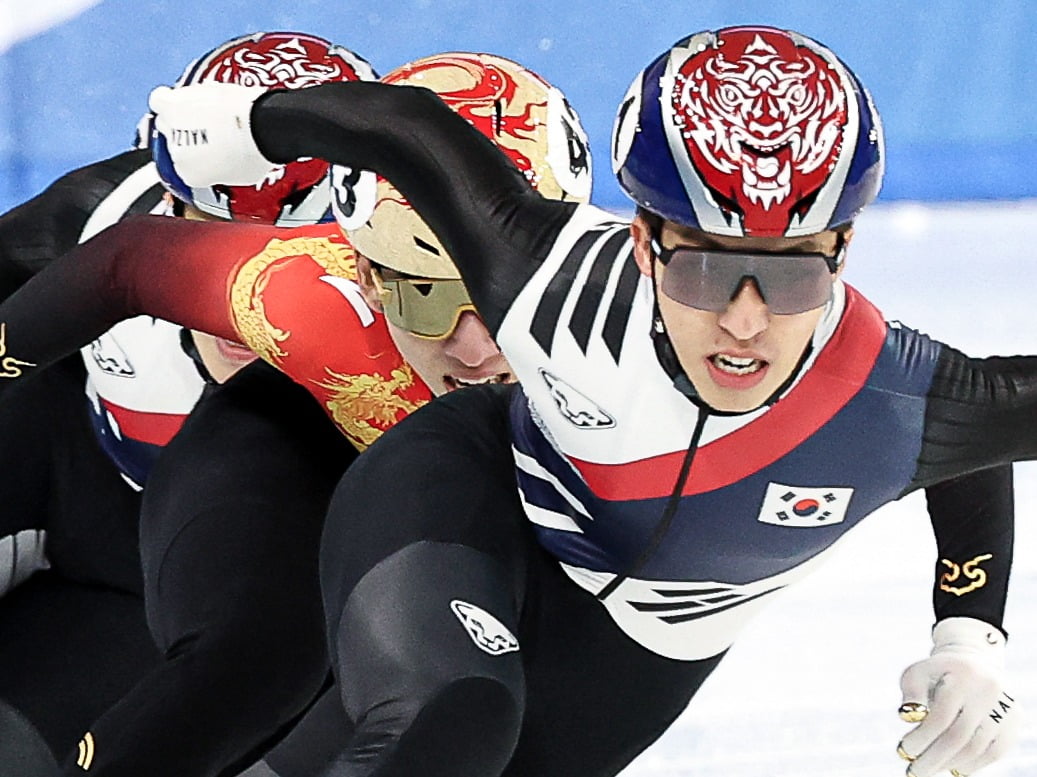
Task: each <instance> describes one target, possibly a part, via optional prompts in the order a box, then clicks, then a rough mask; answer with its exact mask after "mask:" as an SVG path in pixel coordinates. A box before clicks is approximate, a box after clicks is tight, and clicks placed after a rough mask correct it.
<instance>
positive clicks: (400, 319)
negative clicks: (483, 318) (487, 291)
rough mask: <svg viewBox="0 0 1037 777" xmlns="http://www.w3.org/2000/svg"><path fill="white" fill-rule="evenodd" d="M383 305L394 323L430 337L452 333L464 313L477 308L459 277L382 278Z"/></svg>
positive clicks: (431, 338)
mask: <svg viewBox="0 0 1037 777" xmlns="http://www.w3.org/2000/svg"><path fill="white" fill-rule="evenodd" d="M381 286H382V288H383V290H384V293H383V295H382V308H383V310H384V311H385V317H386V318H387V319H389V321H391V322H392V323H393V324H395V325H396V326H398V327H400V328H401V329H406V330H407V331H408V332H410V333H411V334H413V335H416V336H418V337H424V338H426V339H429V340H442V339H444V338H447V337H449V336H450V335H451V334H452V333H453V331H454V329H455V328H456V327H457V322H458V320H460V318H461V314H462V313H464V312H465V311H466V310H471V311H474V310H475V306H474V305H473V304H472V298H471V297H470V296H468V290H467V289H466V288H465V286H464V283H463V282H462V281H460V280H426V279H423V278H407V279H403V278H400V279H396V278H382V279H381Z"/></svg>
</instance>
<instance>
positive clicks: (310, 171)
mask: <svg viewBox="0 0 1037 777" xmlns="http://www.w3.org/2000/svg"><path fill="white" fill-rule="evenodd" d="M377 77H378V76H377V74H376V73H375V72H374V71H373V70H372V68H371V66H370V65H369V64H368V63H367V61H366V60H364V59H363V58H362V57H360V56H358V55H357V54H354V53H353V52H352V51H349V50H348V49H345V48H342V47H341V46H335V45H332V44H331V43H330V42H328V41H326V40H324V39H323V38H318V37H316V36H313V35H307V34H305V33H300V32H266V33H263V32H257V33H253V34H251V35H246V36H243V37H240V38H235V39H234V40H230V41H227V42H226V43H222V44H220V45H219V46H217V47H216V48H214V49H213V50H212V51H210V52H208V53H206V54H204V55H203V56H201V57H200V58H198V59H197V60H195V61H194V62H192V63H191V64H190V65H189V66H188V67H187V69H186V70H185V71H184V73H183V75H181V76H180V78H179V79H178V80H177V82H176V86H178V87H179V86H187V85H189V84H198V83H206V82H209V83H211V82H218V83H226V84H242V85H244V86H265V87H268V88H269V89H301V88H303V87H307V86H315V85H317V84H322V83H326V82H330V81H372V80H375V79H377ZM149 145H150V148H151V153H152V156H153V158H154V160H155V164H156V166H157V168H158V173H159V176H160V177H161V179H162V182H163V183H164V184H165V186H166V188H167V189H168V190H169V191H170V192H171V193H172V194H173V196H175V197H176V198H178V199H180V200H182V201H183V202H186V203H188V204H190V205H193V206H194V207H196V208H198V209H199V210H200V211H203V212H205V213H208V214H210V215H212V216H217V217H219V218H224V219H233V220H235V221H256V222H261V223H265V224H277V225H279V226H301V225H305V224H316V223H318V222H322V221H330V220H331V219H332V218H333V215H332V213H331V199H330V197H331V195H330V188H329V183H328V164H327V162H324V161H323V160H320V159H300V160H297V161H295V162H289V163H288V164H285V165H272V166H271V170H270V174H269V175H268V176H267V177H266V179H265V180H264V181H262V182H261V183H259V184H257V185H254V186H227V185H223V184H215V185H213V186H207V187H191V186H188V185H187V184H185V183H184V181H183V180H182V179H181V178H180V176H179V175H178V174H177V171H176V166H175V165H174V164H173V160H172V159H171V157H170V155H169V151H168V149H167V147H166V142H165V138H164V137H162V136H161V135H160V134H158V133H157V132H153V131H152V132H150V143H149Z"/></svg>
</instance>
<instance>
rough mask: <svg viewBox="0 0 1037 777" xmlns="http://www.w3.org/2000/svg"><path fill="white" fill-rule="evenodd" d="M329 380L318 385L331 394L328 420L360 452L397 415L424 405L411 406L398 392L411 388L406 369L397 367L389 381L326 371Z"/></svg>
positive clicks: (371, 375)
mask: <svg viewBox="0 0 1037 777" xmlns="http://www.w3.org/2000/svg"><path fill="white" fill-rule="evenodd" d="M328 375H330V376H331V379H330V380H327V381H324V382H322V383H318V384H317V385H319V386H320V387H321V388H325V389H327V390H328V391H330V392H331V394H332V396H331V398H330V399H328V400H327V402H326V404H327V407H328V409H329V410H330V411H331V417H332V419H333V420H334V421H335V423H336V424H338V426H339V428H340V429H342V431H344V432H345V433H346V435H347V436H348V437H349V439H350V440H352V441H353V443H354V445H356V446H357V448H359V449H360V450H364V449H365V448H367V446H368V445H370V444H371V443H373V442H374V441H375V440H377V439H378V437H379V435H381V433H382V432H383V431H384V428H379V427H378V426H376V425H375V424H378V425H381V426H382V427H388V426H392V425H393V424H394V423H396V421H397V416H398V414H399V413H401V412H402V413H413V412H414V411H415V410H417V409H418V408H419V407H421V405H423V404H425V403H424V402H411V401H410V400H409V399H407V398H406V397H404V396H401V395H400V394H399V393H398V392H400V391H404V390H406V389H408V388H410V387H411V386H413V385H414V373H413V372H412V371H411V368H410V365H408V364H401V365H400V366H399V367H397V368H396V369H394V370H393V371H392V373H390V375H391V377H390V379H388V380H387V379H386V378H384V377H382V376H381V375H379V374H378V373H374V374H363V375H344V374H342V373H338V372H333V371H332V370H328Z"/></svg>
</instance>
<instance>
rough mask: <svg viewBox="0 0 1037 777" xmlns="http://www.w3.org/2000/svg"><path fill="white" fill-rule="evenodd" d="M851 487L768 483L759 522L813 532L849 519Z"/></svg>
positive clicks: (758, 518)
mask: <svg viewBox="0 0 1037 777" xmlns="http://www.w3.org/2000/svg"><path fill="white" fill-rule="evenodd" d="M851 496H853V489H852V488H834V487H831V488H825V487H821V488H816V487H809V488H808V487H805V486H785V485H782V484H781V483H768V484H767V493H766V494H765V495H764V497H763V507H762V508H760V515H759V516H758V517H757V520H758V521H759V522H760V523H769V524H773V525H774V526H788V527H792V528H797V529H813V528H818V527H821V526H833V525H835V524H837V523H842V522H843V520H845V518H846V509H847V508H848V507H849V506H850V497H851Z"/></svg>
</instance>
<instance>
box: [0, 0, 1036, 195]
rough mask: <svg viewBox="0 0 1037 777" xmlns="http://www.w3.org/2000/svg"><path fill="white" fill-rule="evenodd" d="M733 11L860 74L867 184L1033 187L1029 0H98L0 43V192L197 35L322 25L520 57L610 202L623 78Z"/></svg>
mask: <svg viewBox="0 0 1037 777" xmlns="http://www.w3.org/2000/svg"><path fill="white" fill-rule="evenodd" d="M25 2H32V0H25ZM14 13H18V11H17V10H16V11H14ZM747 23H767V24H774V25H779V26H786V27H789V28H792V29H796V30H798V31H800V32H803V33H805V34H807V35H810V36H812V37H814V38H817V39H818V40H820V41H822V42H824V43H826V44H828V45H829V46H831V47H832V48H833V49H835V50H836V51H837V52H838V53H839V54H840V55H841V56H842V58H843V59H844V60H845V61H847V62H848V63H849V64H850V66H851V67H852V68H853V69H854V70H855V71H856V72H857V74H858V75H859V76H860V77H861V79H862V80H863V81H864V82H865V83H866V84H867V85H868V86H869V88H870V89H871V91H872V93H873V95H874V97H875V101H876V103H877V105H878V107H879V110H880V112H881V113H882V114H883V116H884V118H885V124H886V131H887V149H888V159H889V166H888V171H887V178H886V183H885V187H884V189H883V192H882V197H883V198H884V199H887V200H890V199H923V200H955V199H984V198H986V199H1020V198H1027V197H1035V196H1037V142H1035V141H1037V49H1035V46H1037V3H1034V2H1032V0H987V1H986V2H979V1H978V0H941V2H922V3H906V2H833V3H821V2H818V1H817V0H784V2H782V3H777V2H735V1H734V0H727V1H726V2H704V1H702V0H699V1H698V2H696V1H695V0H684V2H673V1H672V0H526V1H524V2H518V1H517V0H497V2H469V1H468V0H396V2H392V3H355V2H329V1H328V0H296V2H292V3H274V2H257V1H256V0H251V1H249V2H246V1H245V0H224V1H223V2H219V1H218V0H177V2H165V1H159V2H142V1H141V0H104V1H103V2H102V3H101V4H100V5H97V6H95V7H94V8H92V9H90V10H88V11H86V12H85V13H83V14H82V15H80V16H78V17H76V18H74V19H72V20H71V21H68V22H66V23H64V24H61V25H59V26H57V27H54V28H53V29H51V30H49V31H47V32H45V33H42V34H40V35H37V36H35V37H33V38H30V39H28V40H25V41H22V42H20V43H18V44H16V45H14V46H13V47H12V48H10V49H9V50H8V51H7V52H6V53H4V54H2V55H0V209H6V208H8V207H10V206H12V205H14V204H16V203H17V202H20V201H22V200H24V199H26V198H27V197H29V196H31V195H32V194H35V193H36V192H38V191H39V190H40V189H42V188H43V187H44V186H45V185H46V184H47V183H49V182H50V181H51V180H53V179H54V178H55V177H57V176H58V175H60V174H61V173H62V172H64V171H67V170H69V169H71V168H73V167H76V166H79V165H82V164H86V163H88V162H92V161H95V160H98V159H101V158H103V157H106V156H109V155H111V154H113V153H115V152H118V151H120V150H122V149H124V148H126V147H127V146H128V144H129V143H130V142H131V140H132V137H133V130H134V127H135V125H136V122H137V119H138V118H139V117H140V115H141V114H142V113H143V112H144V110H145V109H146V101H147V94H148V92H149V91H150V89H151V88H152V87H153V86H155V85H157V84H160V83H170V82H172V81H173V80H174V79H175V78H176V76H177V75H179V73H180V71H181V70H182V69H183V67H184V66H185V65H186V64H187V62H188V61H190V60H191V59H193V58H194V57H196V56H198V55H199V54H201V53H202V52H203V51H206V50H208V49H209V48H211V47H213V46H214V45H216V44H218V43H220V42H221V41H223V40H225V39H228V38H231V37H234V36H237V35H240V34H242V33H245V32H251V31H254V30H274V29H294V30H300V31H304V32H312V33H315V34H319V35H322V36H324V37H326V38H329V39H331V40H333V41H335V42H337V43H340V44H342V45H345V46H347V47H349V48H352V49H354V50H355V51H357V52H358V53H360V54H361V55H363V56H364V57H366V58H367V59H368V60H370V61H371V63H372V64H373V65H374V66H375V67H376V69H378V70H379V71H381V72H386V71H388V70H390V69H392V68H393V67H395V66H397V65H399V64H401V63H403V62H405V61H407V60H410V59H415V58H417V57H420V56H424V55H427V54H431V53H434V52H437V51H445V50H451V49H467V50H481V51H490V52H493V53H497V54H502V55H504V56H508V57H511V58H513V59H516V60H518V61H520V62H522V63H523V64H525V65H527V66H528V67H530V68H532V69H533V70H536V71H538V72H539V73H540V74H541V75H543V76H544V77H546V78H547V79H548V80H551V81H553V82H554V83H555V84H556V85H558V86H559V87H561V88H562V89H563V90H564V91H565V92H566V93H567V95H568V96H569V99H570V101H571V102H572V104H573V105H574V106H575V107H576V109H577V110H578V111H579V112H580V114H581V115H582V117H583V120H584V124H585V125H586V126H587V129H588V132H589V134H590V136H591V146H592V150H593V151H594V152H595V155H594V159H595V167H596V172H595V197H594V199H595V201H596V202H597V203H598V204H601V205H603V206H606V207H613V208H626V207H627V205H628V203H627V201H626V200H625V198H624V197H623V196H622V194H621V193H620V192H619V189H618V188H617V187H616V185H615V183H614V181H613V179H612V175H611V173H610V171H609V162H608V156H607V154H608V147H609V145H608V143H609V134H610V131H611V125H612V117H613V111H614V110H615V107H616V105H617V104H618V102H619V100H620V98H621V97H622V95H623V93H624V91H625V90H626V87H627V85H628V84H629V82H630V80H631V78H632V77H633V75H634V74H635V73H636V72H638V71H639V70H640V69H641V68H642V67H644V66H645V65H646V64H647V63H648V62H649V61H650V60H651V59H653V58H654V57H655V56H656V55H657V54H658V53H660V52H661V51H663V50H664V49H665V48H667V47H668V46H669V45H670V44H671V43H673V42H674V41H675V40H677V39H678V38H680V37H683V36H684V35H685V34H687V33H690V32H694V31H697V30H700V29H705V28H715V27H720V26H726V25H730V24H747Z"/></svg>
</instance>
